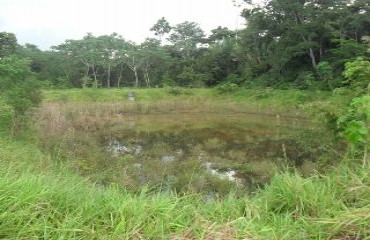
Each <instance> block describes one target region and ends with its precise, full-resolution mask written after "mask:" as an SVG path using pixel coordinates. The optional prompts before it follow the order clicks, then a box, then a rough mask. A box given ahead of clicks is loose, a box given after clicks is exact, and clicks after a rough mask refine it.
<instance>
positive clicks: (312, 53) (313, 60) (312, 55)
mask: <svg viewBox="0 0 370 240" xmlns="http://www.w3.org/2000/svg"><path fill="white" fill-rule="evenodd" d="M309 52H310V58H311V64H312V67H313V68H316V65H317V64H316V58H315V53H314V51H313V49H312V48H310V50H309Z"/></svg>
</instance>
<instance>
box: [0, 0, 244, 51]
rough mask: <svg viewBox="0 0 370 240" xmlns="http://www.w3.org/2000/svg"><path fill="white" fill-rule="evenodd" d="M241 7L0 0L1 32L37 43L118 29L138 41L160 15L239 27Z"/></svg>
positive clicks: (211, 0) (183, 1)
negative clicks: (11, 33) (10, 33)
mask: <svg viewBox="0 0 370 240" xmlns="http://www.w3.org/2000/svg"><path fill="white" fill-rule="evenodd" d="M240 11H241V9H240V8H237V7H235V6H234V4H233V1H232V0H0V32H2V31H6V32H13V33H15V34H16V36H17V38H18V42H19V43H20V44H24V43H32V44H35V45H37V46H39V47H40V48H41V49H48V48H49V47H50V46H52V45H58V44H60V43H62V42H64V41H65V40H66V39H80V38H82V37H83V36H84V35H85V34H86V33H87V32H92V33H93V34H94V35H102V34H111V33H113V32H117V33H119V34H121V35H122V36H123V37H124V38H125V39H126V40H132V41H135V42H138V43H140V42H142V41H143V40H144V39H145V38H146V37H153V36H154V35H153V33H151V32H150V31H149V29H150V28H151V27H152V26H153V25H154V24H155V23H156V21H157V20H158V19H159V18H161V17H165V18H166V19H167V20H168V21H169V22H170V24H171V25H175V24H178V23H180V22H184V21H193V22H197V23H199V25H200V27H201V28H202V29H203V30H204V31H206V33H208V32H209V31H210V30H211V29H214V28H217V27H218V26H223V27H228V28H230V29H232V30H235V29H236V28H237V27H239V28H241V27H242V26H243V25H244V21H243V19H242V18H241V17H239V15H240Z"/></svg>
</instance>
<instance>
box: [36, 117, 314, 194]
mask: <svg viewBox="0 0 370 240" xmlns="http://www.w3.org/2000/svg"><path fill="white" fill-rule="evenodd" d="M64 121H66V123H64V125H66V126H65V130H61V131H60V133H57V134H54V136H44V138H43V139H44V140H43V141H44V145H45V146H47V148H48V149H49V150H50V151H52V152H53V151H54V153H55V152H58V154H60V152H65V153H66V154H65V155H66V156H65V158H66V159H69V161H70V163H69V164H70V165H71V166H72V168H73V169H75V170H76V171H78V172H80V173H82V174H84V175H87V176H89V177H91V179H92V180H93V181H95V182H97V183H101V184H111V183H114V184H118V185H119V186H123V187H125V188H129V189H133V190H136V189H138V188H140V186H143V185H149V186H151V187H152V188H154V189H160V190H171V191H178V192H187V191H192V192H202V193H207V194H210V193H212V194H225V193H227V192H229V191H231V190H236V191H241V192H245V191H251V190H253V189H255V188H256V187H259V186H262V185H263V184H265V183H266V182H268V181H269V179H270V178H271V177H272V176H273V175H274V174H275V173H276V172H277V171H279V170H281V169H282V168H284V167H286V166H287V165H289V166H301V165H302V164H303V165H305V164H306V165H307V163H312V160H313V159H314V158H315V156H313V153H312V151H310V149H308V148H307V145H308V144H307V141H310V140H307V139H306V137H303V136H307V135H309V136H312V135H313V134H314V132H315V129H316V127H317V126H315V124H314V123H312V122H311V121H310V120H309V119H306V118H302V117H299V116H290V117H284V116H282V115H279V114H245V113H234V114H216V113H199V112H196V113H191V112H190V113H189V112H178V113H165V114H160V113H157V114H119V115H117V116H114V121H107V122H103V121H102V120H99V119H98V121H97V122H99V124H98V125H97V124H96V122H95V123H89V122H87V121H86V120H85V121H81V122H79V121H76V120H74V122H73V121H72V120H71V122H69V123H68V121H69V120H68V118H67V117H66V118H65V120H64ZM61 125H63V124H61ZM44 128H45V126H44ZM51 139H58V140H57V141H56V142H57V144H54V145H53V146H51V142H52V140H51ZM305 141H306V142H305ZM310 144H311V145H312V143H310ZM55 145H57V148H56V147H55ZM313 148H315V146H313ZM315 154H317V153H315ZM58 156H59V155H58ZM71 159H72V160H71ZM314 166H315V164H311V165H310V167H309V170H314V168H315V167H314Z"/></svg>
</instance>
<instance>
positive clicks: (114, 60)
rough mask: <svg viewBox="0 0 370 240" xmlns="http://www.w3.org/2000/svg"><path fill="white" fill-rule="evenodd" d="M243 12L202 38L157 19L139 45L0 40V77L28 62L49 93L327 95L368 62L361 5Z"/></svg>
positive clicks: (321, 1)
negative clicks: (230, 88)
mask: <svg viewBox="0 0 370 240" xmlns="http://www.w3.org/2000/svg"><path fill="white" fill-rule="evenodd" d="M245 2H246V3H248V2H249V1H248V0H245ZM249 3H250V2H249ZM244 6H245V8H244V10H243V11H242V13H241V15H242V16H243V17H244V18H245V19H246V23H247V24H246V26H245V28H244V29H241V30H237V31H235V30H230V29H228V28H225V27H221V26H220V27H218V28H216V29H214V30H212V31H211V34H209V35H206V34H205V33H204V31H203V30H202V29H201V28H200V27H199V25H198V24H197V23H195V22H190V21H186V22H182V23H179V24H177V25H172V24H171V23H169V22H168V21H167V20H166V18H164V17H163V18H161V19H159V20H158V21H157V22H156V23H154V24H153V27H152V28H151V29H150V30H151V31H153V33H154V34H155V35H156V38H147V39H146V40H145V41H144V42H143V43H141V44H137V43H134V42H131V41H127V40H125V36H121V35H119V34H117V33H112V34H110V35H102V36H94V35H93V34H91V33H87V34H86V36H85V37H83V38H82V39H79V40H66V41H65V42H64V43H62V44H60V45H58V46H53V47H52V48H51V50H48V51H42V50H40V49H39V48H38V47H37V46H36V45H33V44H25V45H19V44H18V43H17V39H16V36H15V35H14V34H13V33H9V32H1V33H0V72H1V71H2V72H1V73H2V76H5V75H6V74H8V75H9V74H11V71H8V70H9V66H10V65H11V64H13V65H14V66H17V64H18V65H19V66H21V67H24V66H25V64H26V63H27V62H28V64H29V68H30V71H31V72H32V74H33V76H34V78H35V79H39V80H40V81H41V82H42V84H43V86H44V87H52V88H69V87H104V88H110V87H125V86H130V87H132V86H140V87H162V86H184V87H203V86H206V87H211V86H216V85H223V84H233V85H238V86H252V87H253V86H273V87H281V88H283V87H297V88H300V89H309V88H317V89H324V90H330V89H334V88H337V87H341V86H346V85H349V84H351V82H349V81H343V79H344V78H343V76H342V72H343V70H344V69H345V63H347V62H354V61H358V62H357V63H356V64H355V65H356V66H357V65H361V64H363V63H364V62H365V65H366V64H367V62H368V61H367V60H368V59H367V57H369V52H368V51H367V49H368V44H369V37H368V36H370V2H369V1H368V0H352V1H347V0H294V1H292V0H267V1H265V3H264V4H263V5H250V4H248V5H244ZM220 17H221V16H220ZM9 64H10V65H9ZM366 66H367V65H366ZM4 69H5V70H4ZM6 69H7V70H6ZM4 71H5V72H6V74H5V73H4ZM17 71H20V70H19V68H18V70H17ZM369 71H370V70H369ZM18 73H19V72H18ZM22 73H23V74H30V72H28V70H24V71H23V72H22Z"/></svg>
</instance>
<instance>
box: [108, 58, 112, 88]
mask: <svg viewBox="0 0 370 240" xmlns="http://www.w3.org/2000/svg"><path fill="white" fill-rule="evenodd" d="M110 68H111V67H110V63H109V65H108V73H107V74H108V76H107V88H110Z"/></svg>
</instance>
